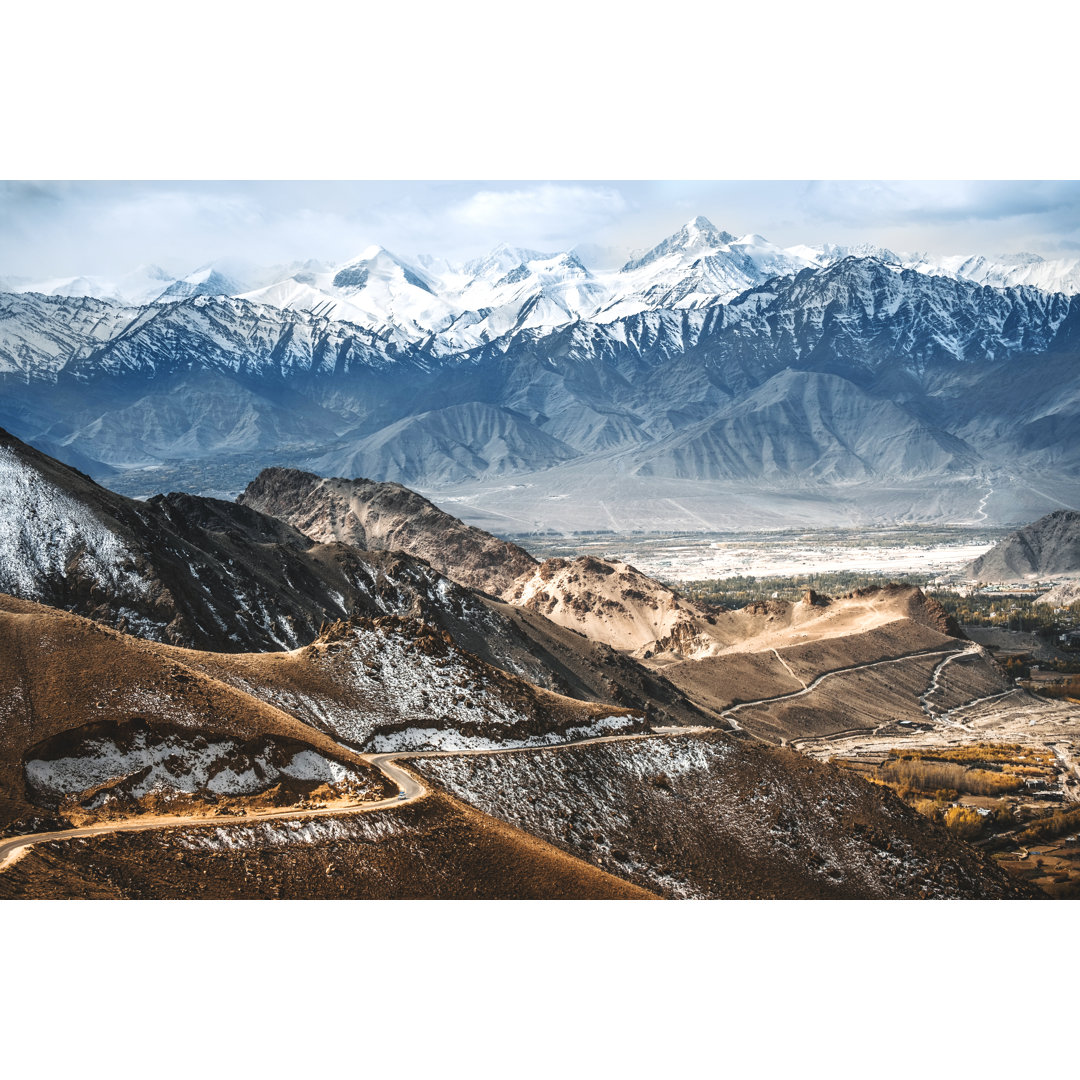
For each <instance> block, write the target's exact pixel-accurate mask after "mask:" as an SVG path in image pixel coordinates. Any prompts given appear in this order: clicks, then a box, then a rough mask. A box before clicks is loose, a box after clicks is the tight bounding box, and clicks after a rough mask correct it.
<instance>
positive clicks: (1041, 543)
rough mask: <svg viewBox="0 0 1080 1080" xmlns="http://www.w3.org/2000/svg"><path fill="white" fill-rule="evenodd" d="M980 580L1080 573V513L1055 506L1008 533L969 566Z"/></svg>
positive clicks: (971, 573)
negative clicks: (1046, 512) (1055, 507)
mask: <svg viewBox="0 0 1080 1080" xmlns="http://www.w3.org/2000/svg"><path fill="white" fill-rule="evenodd" d="M966 573H967V575H968V577H971V578H977V579H978V580H980V581H1018V580H1020V579H1022V578H1046V577H1060V576H1064V575H1068V576H1080V513H1077V511H1075V510H1055V511H1054V512H1053V513H1052V514H1047V515H1046V517H1044V518H1040V519H1039V520H1038V521H1036V522H1034V523H1033V524H1031V525H1027V526H1025V527H1024V528H1022V529H1017V531H1016V532H1014V533H1011V534H1010V535H1008V536H1006V537H1005V539H1004V540H1002V541H1001V542H1000V543H998V544H995V545H994V546H993V547H992V548H991V549H990V550H989V551H988V552H987V553H986V554H985V555H980V556H979V558H977V559H976V560H975V561H974V562H973V563H971V564H970V565H969V566H968V567H967V570H966Z"/></svg>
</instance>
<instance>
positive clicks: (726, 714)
mask: <svg viewBox="0 0 1080 1080" xmlns="http://www.w3.org/2000/svg"><path fill="white" fill-rule="evenodd" d="M773 651H774V652H775V650H773ZM974 651H975V650H973V649H971V648H970V647H969V648H967V649H961V650H953V649H945V650H943V649H936V650H926V651H923V652H915V653H909V654H907V655H906V656H900V657H891V658H888V659H885V660H873V661H869V662H867V663H864V664H856V665H853V666H852V667H847V668H837V669H835V670H833V671H826V672H824V673H823V674H821V675H819V676H817V678H815V679H814V680H813V681H812V682H810V683H805V682H804V681H803V680H802V679H798V676H797V675H795V673H794V672H793V671H792V670H791V668H790V667H788V665H787V664H786V663H785V662H784V659H783V657H782V656H780V654H779V653H776V655H777V658H778V659H779V660H780V662H781V663H782V664H783V665H784V667H785V668H787V669H788V671H789V672H790V673H791V675H792V676H793V677H794V678H796V679H798V681H799V682H803V688H802V689H801V690H796V691H793V692H791V693H787V694H779V695H777V696H775V697H767V698H760V699H758V700H757V701H744V702H740V703H739V704H738V705H732V706H729V707H728V708H727V709H725V710H723V711H722V712H721V714H720V716H721V718H722V719H724V720H725V721H727V723H728V724H730V726H731V730H734V731H742V730H743V729H742V728H741V727H740V726H739V724H738V722H737V721H736V719H735V716H734V714H735V713H737V712H739V710H741V709H748V708H751V707H754V706H759V705H769V704H773V703H776V702H783V701H791V700H793V699H795V698H799V697H803V696H804V695H806V694H810V693H812V692H813V691H814V690H816V689H817V688H818V687H819V686H820V685H821V684H822V683H823V682H824V681H825V680H826V679H829V678H832V677H834V676H837V675H846V674H852V673H854V672H859V671H868V670H871V669H873V668H877V667H882V666H884V665H886V664H899V663H903V662H905V661H909V660H911V659H913V658H916V657H924V656H943V657H944V658H945V659H944V660H943V661H942V663H941V664H939V665H938V666H937V667H936V668H935V669H934V673H933V678H932V680H931V685H930V686H929V687H928V688H927V690H926V691H924V693H923V695H922V696H921V697H920V704H921V705H923V708H924V711H926V712H927V713H928V715H929V709H928V708H927V705H926V703H925V698H926V697H928V696H929V694H930V693H932V692H933V691H934V690H935V689H936V680H937V676H938V674H939V673H940V671H941V670H942V669H943V668H944V667H945V665H946V664H948V663H950V662H951V661H953V660H956V659H959V658H960V657H962V656H966V655H969V654H971V653H972V652H974ZM1011 692H1012V691H1006V693H1011ZM992 696H993V697H998V696H1003V695H992ZM985 700H989V699H985ZM971 704H977V702H969V703H968V705H971ZM966 707H967V706H966V705H965V706H957V707H956V709H953V710H949V712H955V711H957V710H958V709H961V708H966ZM944 715H945V716H948V715H949V713H945V714H944ZM723 730H726V729H724V728H716V727H701V726H698V727H657V728H653V729H652V730H651V731H648V732H641V733H637V734H633V735H598V736H594V737H592V738H588V739H578V740H575V741H572V742H564V743H541V744H535V745H526V746H507V747H494V748H484V749H477V750H392V751H387V752H383V753H375V754H360V755H358V756H359V757H360V758H362V759H363V760H364V761H366V762H367V763H368V764H369V765H371V766H372V767H373V768H375V769H378V770H379V771H380V772H381V773H382V774H383V776H385V777H386V778H387V779H388V780H390V781H391V783H393V784H395V785H396V786H397V789H398V794H397V795H395V796H393V797H392V798H389V799H378V800H374V801H371V802H362V803H344V804H335V805H329V806H319V807H307V808H297V807H294V808H285V809H267V810H252V811H248V812H246V813H233V814H229V815H222V816H217V815H215V816H212V817H206V818H197V817H186V816H183V815H179V814H177V815H161V816H154V817H140V818H131V819H126V820H121V821H106V822H99V823H97V824H94V825H84V826H79V827H77V828H73V829H62V830H57V831H55V832H42V833H27V834H23V835H21V836H13V837H9V838H7V839H4V840H0V873H2V872H3V871H4V870H7V869H8V868H9V867H11V866H13V865H14V864H15V863H16V862H18V861H19V859H21V858H22V857H23V856H24V855H25V854H27V853H28V852H29V851H30V849H31V848H33V847H34V846H35V845H37V844H43V843H48V842H50V841H53V840H78V839H81V838H88V837H93V836H102V835H105V834H108V833H118V832H146V831H149V830H153V829H178V828H185V829H191V828H206V827H220V826H222V825H246V824H252V823H258V822H264V821H289V820H302V819H307V818H316V817H339V816H342V815H345V814H370V813H375V812H378V811H382V810H389V809H391V808H392V807H395V806H405V805H408V804H409V803H412V802H415V801H417V800H418V799H422V798H423V797H424V796H425V795H426V794H427V792H428V789H427V788H426V787H425V786H424V784H423V782H422V781H421V780H420V778H419V777H418V776H416V775H415V774H414V773H412V772H409V771H408V770H407V769H404V768H402V767H401V766H400V765H399V764H398V762H400V761H407V760H411V759H417V758H429V757H463V756H471V755H477V754H486V755H494V754H522V753H535V752H536V751H538V750H558V749H562V748H567V747H576V746H590V745H594V744H597V743H613V742H631V741H634V740H638V739H651V738H656V737H657V736H661V737H664V736H673V735H694V734H704V733H711V732H716V731H723ZM751 734H753V733H751ZM755 738H757V739H759V740H760V741H763V742H769V740H765V739H761V737H760V736H755ZM350 749H351V748H350Z"/></svg>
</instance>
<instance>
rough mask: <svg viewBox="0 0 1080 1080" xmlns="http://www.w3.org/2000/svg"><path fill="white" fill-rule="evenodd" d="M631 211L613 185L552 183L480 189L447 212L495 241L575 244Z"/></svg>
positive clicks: (461, 222)
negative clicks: (508, 189) (526, 186)
mask: <svg viewBox="0 0 1080 1080" xmlns="http://www.w3.org/2000/svg"><path fill="white" fill-rule="evenodd" d="M627 209H628V206H627V202H626V199H625V198H624V197H623V195H622V193H621V192H620V191H618V190H616V189H615V188H610V187H587V186H584V185H577V184H572V185H562V184H550V183H549V184H539V185H537V186H535V187H529V188H519V189H516V190H513V191H497V190H496V191H492V190H487V191H477V192H475V193H474V194H473V195H471V196H470V197H469V198H467V199H465V200H464V201H463V202H460V203H457V204H456V205H452V206H449V207H448V208H447V212H446V216H447V217H448V218H449V219H450V220H451V221H453V222H456V223H457V224H459V225H463V226H466V227H468V228H471V229H473V230H475V231H476V232H477V233H479V234H482V235H486V236H487V237H488V238H489V239H490V240H493V241H494V242H496V243H497V242H498V241H499V240H500V239H505V240H508V241H509V242H511V243H515V244H525V243H529V244H537V243H540V244H544V243H548V244H550V243H555V244H556V245H557V246H567V247H572V246H573V245H574V244H576V243H580V242H582V241H583V240H585V239H587V238H588V237H589V236H590V235H591V234H592V233H593V232H594V231H596V230H597V229H601V228H603V227H605V226H607V225H610V224H611V223H612V222H614V221H616V220H617V219H618V218H619V217H620V216H621V215H623V214H625V213H626V211H627ZM525 238H528V239H525Z"/></svg>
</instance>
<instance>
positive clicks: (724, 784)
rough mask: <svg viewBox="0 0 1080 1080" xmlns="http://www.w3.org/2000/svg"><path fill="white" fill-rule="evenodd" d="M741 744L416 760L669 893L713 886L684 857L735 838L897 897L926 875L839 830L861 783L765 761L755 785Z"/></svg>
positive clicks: (638, 744)
mask: <svg viewBox="0 0 1080 1080" xmlns="http://www.w3.org/2000/svg"><path fill="white" fill-rule="evenodd" d="M736 751H737V748H736V747H735V746H734V745H733V744H731V743H730V742H728V741H727V740H721V739H717V738H705V739H697V738H688V737H680V738H656V739H643V740H633V741H627V742H623V743H605V744H594V745H592V746H585V747H580V748H576V749H562V750H559V751H548V752H543V751H540V752H538V753H535V754H528V753H526V754H505V755H491V756H484V757H480V756H471V757H457V758H454V757H447V758H427V759H423V760H418V761H415V762H413V763H412V765H413V767H415V768H416V769H417V771H419V772H421V773H422V774H423V775H425V776H428V777H431V778H432V779H433V780H434V781H435V782H437V783H438V784H439V785H440V786H442V787H444V788H446V790H447V791H449V792H450V793H451V794H453V795H455V796H456V797H458V798H460V799H462V800H463V801H465V802H468V803H470V804H471V805H473V806H475V807H476V808H477V809H479V810H481V811H483V812H484V813H487V814H491V815H493V816H495V817H498V818H501V819H502V820H504V821H507V822H509V823H510V824H512V825H515V826H517V827H519V828H522V829H525V830H526V831H528V832H531V833H533V834H534V835H536V836H540V837H542V838H543V839H545V840H549V841H552V842H555V843H557V844H559V845H561V846H564V847H565V846H570V847H571V848H572V849H576V850H580V851H582V853H584V854H585V855H586V856H587V857H589V858H590V860H591V861H593V862H595V863H596V864H597V865H600V866H601V867H603V868H604V869H607V870H610V871H612V872H615V873H618V874H621V875H623V876H627V875H629V876H632V877H634V878H635V879H636V880H639V881H642V882H643V883H646V884H649V885H651V886H652V887H656V888H659V889H661V891H663V892H666V893H667V894H669V895H674V896H679V897H707V896H714V895H716V890H715V888H713V887H712V886H710V884H709V882H708V880H707V875H706V877H698V878H695V876H694V874H693V872H691V873H689V875H687V874H686V873H684V864H686V865H692V864H693V863H696V862H698V861H699V859H698V856H700V857H701V859H704V861H705V862H706V863H707V862H708V856H707V855H706V853H707V851H708V850H709V849H710V848H715V847H716V846H717V845H720V846H723V845H725V844H727V845H730V844H731V843H732V842H734V843H736V844H738V845H739V846H740V847H741V848H742V850H743V851H744V852H745V853H746V855H747V857H748V858H752V859H766V860H769V861H773V862H774V863H775V864H779V863H786V864H788V865H789V866H790V867H791V868H792V871H793V872H798V873H804V874H807V873H808V874H811V875H818V876H821V877H822V878H823V879H825V880H827V881H830V882H834V883H838V882H842V881H847V882H849V883H851V884H853V885H854V886H855V887H856V888H857V889H859V890H860V891H863V892H865V893H866V894H867V895H896V890H897V889H898V888H903V887H905V886H906V885H907V884H910V883H911V882H913V881H915V880H916V879H919V880H921V878H922V877H923V876H924V875H925V872H926V869H927V868H926V865H925V863H924V861H923V860H921V859H919V858H918V857H916V856H915V854H914V852H911V851H907V852H904V858H903V859H898V858H897V857H896V856H893V855H891V854H890V853H889V852H887V851H882V850H878V849H877V848H875V847H873V846H872V845H870V844H868V843H867V842H865V841H864V840H863V839H862V838H860V837H859V836H858V835H855V834H852V833H849V832H847V831H845V830H843V829H842V828H839V827H838V822H839V820H840V818H841V816H842V815H843V814H844V812H845V810H846V808H847V806H848V804H849V803H850V804H852V805H855V804H857V803H858V802H859V800H860V798H861V797H862V794H861V792H860V786H861V785H862V784H863V781H861V780H859V779H857V778H854V777H853V778H848V777H845V776H841V777H839V778H834V780H833V781H832V783H831V785H830V787H829V788H828V789H827V791H826V792H821V791H820V790H819V789H816V788H814V787H812V786H808V788H807V789H805V790H796V789H795V788H794V785H793V783H792V780H791V778H790V775H789V774H785V773H784V772H782V771H781V770H780V769H779V768H777V767H775V766H773V765H771V764H767V763H766V762H761V763H760V765H759V767H758V770H757V771H756V772H755V775H754V777H753V781H752V783H751V784H750V785H749V789H748V785H747V781H746V779H745V777H743V778H737V777H736V775H735V774H734V773H732V772H730V771H729V769H730V768H736V769H737V768H738V761H737V753H736ZM882 812H883V814H884V815H885V816H886V817H887V816H888V815H889V811H888V810H887V809H886V810H884V811H882ZM654 845H658V846H659V853H658V848H657V846H654ZM811 854H812V855H813V856H814V858H813V861H812V864H811V865H809V866H808V856H810V855H811ZM710 873H711V872H710Z"/></svg>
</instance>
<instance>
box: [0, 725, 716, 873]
mask: <svg viewBox="0 0 1080 1080" xmlns="http://www.w3.org/2000/svg"><path fill="white" fill-rule="evenodd" d="M717 730H720V729H718V728H703V727H686V728H679V727H676V728H655V729H653V731H651V732H643V733H640V734H636V735H600V736H596V737H594V738H591V739H579V740H577V741H576V742H568V743H550V744H547V745H541V746H507V747H499V748H495V749H483V750H393V751H390V752H388V753H381V754H360V755H359V756H360V757H361V758H362V759H363V760H364V761H366V762H368V763H369V764H370V765H372V766H374V767H375V768H376V769H378V770H379V771H380V772H381V773H382V774H383V775H384V776H385V777H387V779H389V780H390V781H391V782H392V783H394V784H396V785H397V787H398V794H397V795H395V796H394V797H393V798H389V799H379V800H377V801H374V802H363V803H345V802H342V803H334V804H331V805H327V806H321V807H311V808H305V809H300V808H293V809H283V810H253V811H250V812H248V813H242V814H241V813H237V814H229V815H227V816H222V817H217V816H215V817H207V818H199V817H185V816H183V815H180V814H175V815H161V816H155V817H141V818H131V819H128V820H124V821H103V822H99V823H98V824H96V825H84V826H80V827H78V828H75V829H61V830H58V831H56V832H43V833H26V834H24V835H22V836H13V837H9V838H8V839H6V840H0V873H2V872H3V871H4V870H6V869H7V868H8V867H10V866H13V865H14V864H15V863H16V862H18V861H19V859H21V858H22V857H23V856H24V855H25V854H27V852H28V851H29V850H30V849H31V848H32V847H33V846H34V845H35V844H44V843H48V842H49V841H51V840H78V839H80V838H82V837H90V836H102V835H104V834H106V833H117V832H146V831H148V830H150V829H179V828H185V829H186V828H205V827H209V826H222V825H249V824H251V823H252V822H262V821H289V820H302V819H306V818H314V817H340V816H341V815H343V814H370V813H373V812H375V811H379V810H389V809H390V808H391V807H394V806H405V805H407V804H408V803H411V802H415V801H416V800H417V799H422V798H423V797H424V796H425V795H426V794H427V790H428V789H427V788H426V787H425V786H424V784H423V783H422V781H421V780H420V779H419V777H417V776H415V775H414V774H413V773H411V772H409V771H408V770H407V769H403V768H401V767H400V766H399V765H398V764H396V763H397V762H398V761H402V760H408V759H410V758H425V757H463V756H466V755H474V754H522V753H528V752H535V751H537V750H557V749H559V748H560V747H567V746H588V745H591V744H593V743H606V742H628V741H630V740H633V739H653V738H656V737H657V736H670V735H694V734H702V733H703V732H710V731H717Z"/></svg>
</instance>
